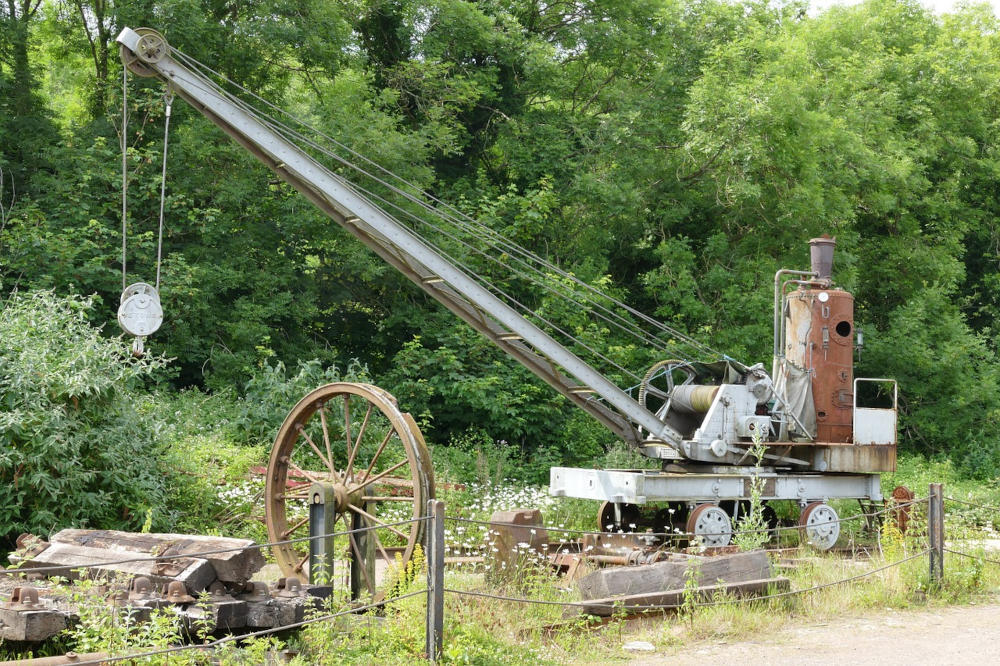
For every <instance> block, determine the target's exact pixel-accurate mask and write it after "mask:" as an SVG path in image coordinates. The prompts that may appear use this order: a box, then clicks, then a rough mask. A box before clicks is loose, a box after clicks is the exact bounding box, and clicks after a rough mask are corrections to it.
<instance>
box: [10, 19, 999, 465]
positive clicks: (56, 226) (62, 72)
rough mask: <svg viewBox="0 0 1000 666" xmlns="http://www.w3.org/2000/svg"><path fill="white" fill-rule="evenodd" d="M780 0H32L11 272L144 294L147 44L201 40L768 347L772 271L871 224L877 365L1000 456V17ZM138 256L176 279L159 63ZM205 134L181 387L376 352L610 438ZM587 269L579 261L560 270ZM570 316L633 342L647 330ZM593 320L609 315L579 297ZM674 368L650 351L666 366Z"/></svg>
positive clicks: (861, 288)
mask: <svg viewBox="0 0 1000 666" xmlns="http://www.w3.org/2000/svg"><path fill="white" fill-rule="evenodd" d="M807 9H808V8H807V5H806V4H805V3H804V2H798V1H795V0H793V1H791V2H768V1H767V0H741V1H737V2H734V1H731V0H638V1H628V2H626V1H624V0H589V1H587V2H538V1H537V0H488V1H486V2H471V1H469V0H356V1H355V2H349V3H330V2H322V1H320V0H306V1H304V2H298V3H293V4H291V5H290V4H288V3H282V2H275V1H274V0H250V1H248V2H240V3H234V2H213V3H207V2H197V1H195V0H167V1H166V2H159V3H151V2H145V1H143V2H130V3H123V2H117V1H115V0H60V1H59V2H56V0H9V1H5V2H2V3H0V173H2V174H3V179H2V182H0V185H2V186H0V203H2V204H3V207H2V209H0V217H2V219H0V224H2V226H0V286H2V289H3V290H4V291H5V292H10V291H12V290H22V291H23V290H27V289H53V290H57V291H58V292H59V293H76V294H82V295H90V294H96V302H97V303H99V304H100V307H102V308H104V309H105V310H107V312H108V319H109V320H110V319H112V318H113V310H114V308H115V307H116V306H117V303H118V294H119V293H120V289H121V280H122V276H121V265H120V253H121V218H120V215H121V173H120V165H121V152H120V143H119V142H120V132H121V114H122V89H121V76H122V71H121V64H120V62H119V61H118V58H117V48H116V45H115V43H114V38H115V36H116V35H117V33H118V31H119V30H120V29H121V28H122V27H124V26H126V25H128V26H132V27H136V26H139V25H149V26H154V27H156V28H157V29H159V30H161V31H162V32H164V34H165V35H166V37H167V38H168V40H169V41H170V43H171V45H173V46H175V47H177V48H178V49H180V50H181V51H184V52H185V53H188V54H190V55H191V56H192V57H194V58H196V59H198V60H199V61H201V62H204V63H206V64H208V65H210V66H211V67H212V68H213V69H215V70H217V71H218V72H220V73H222V74H224V75H225V76H227V77H228V78H230V79H232V80H233V81H235V82H236V83H238V84H240V85H243V86H245V87H247V88H248V89H251V90H253V91H254V92H256V93H257V94H259V95H261V96H263V97H265V98H267V99H269V100H270V101H272V102H273V103H275V104H277V105H278V106H281V107H283V108H287V109H290V110H292V111H293V112H294V113H296V114H297V115H299V116H301V117H306V118H308V119H309V120H310V122H312V123H313V124H315V125H316V126H317V127H319V128H320V129H321V130H322V131H324V132H325V133H327V134H329V135H330V136H333V137H335V138H336V139H337V140H338V141H341V142H342V143H344V144H346V145H347V146H349V147H350V148H351V149H354V150H357V151H359V152H361V153H363V154H365V155H367V156H368V157H370V158H371V159H373V160H374V161H375V162H377V163H378V164H380V165H381V166H383V167H385V168H387V169H390V170H392V171H393V172H396V173H399V174H401V175H403V176H405V177H406V178H407V179H409V180H410V181H412V182H414V183H415V184H417V185H419V186H420V187H422V188H424V189H427V190H429V191H431V192H432V193H433V194H434V195H435V196H436V197H438V198H440V199H442V200H445V201H449V202H452V203H454V204H455V205H457V206H459V207H460V208H462V209H463V210H464V211H466V212H468V213H470V214H472V215H474V216H476V217H477V218H478V219H479V220H480V221H482V222H483V223H485V224H487V225H488V226H489V227H490V228H492V229H493V230H495V231H497V232H499V233H502V234H504V236H506V237H507V238H510V239H512V240H513V241H516V242H517V243H520V244H522V245H524V246H526V247H528V248H530V249H531V250H532V251H534V252H536V253H538V254H539V255H541V256H543V257H545V258H546V259H548V260H550V261H552V262H554V263H557V264H559V265H560V266H562V267H563V268H565V269H567V270H569V271H572V273H573V274H574V275H575V276H577V277H578V278H580V279H581V280H583V281H584V282H587V283H589V284H595V285H601V286H602V287H604V288H607V289H609V290H610V291H613V292H614V293H615V294H616V295H617V296H619V297H620V298H622V299H623V300H624V301H625V302H627V303H629V304H630V305H631V306H633V307H634V308H636V309H637V310H639V311H643V312H646V313H648V314H650V315H655V316H657V317H659V318H661V319H663V320H664V321H666V322H668V323H669V324H670V325H672V326H674V327H676V328H678V329H680V330H681V331H683V332H685V333H687V334H689V335H691V336H693V337H695V338H697V339H699V340H701V341H703V342H705V343H706V344H708V345H710V346H711V347H713V348H715V349H718V350H721V351H723V352H725V353H726V354H728V355H730V356H732V357H736V358H739V359H741V360H745V361H749V362H756V361H762V360H766V359H767V358H768V357H769V356H770V344H771V316H770V315H771V294H772V292H771V280H772V277H773V275H774V272H775V271H776V270H777V269H778V268H782V267H791V268H799V267H804V266H805V265H807V249H806V248H807V246H806V241H807V240H808V239H809V238H810V237H813V236H817V235H819V234H821V233H830V234H831V235H835V236H836V237H837V242H838V247H837V258H836V265H835V275H834V277H835V279H836V280H837V282H838V283H839V284H840V285H842V286H844V287H845V288H848V289H850V290H852V291H853V292H854V293H855V295H856V297H857V321H858V325H859V327H861V328H862V329H863V330H864V331H865V338H866V341H867V342H868V346H867V347H866V349H865V350H864V352H863V354H862V357H861V363H860V367H859V373H862V374H865V375H868V376H894V377H897V378H899V379H900V383H901V395H902V400H903V402H902V408H903V415H902V423H903V427H904V445H905V446H908V447H911V448H912V449H914V450H917V451H921V452H925V453H929V454H935V455H947V456H951V457H953V458H954V459H955V460H956V461H958V462H960V463H961V464H962V465H963V466H964V469H965V470H966V471H968V472H970V473H973V474H977V475H995V474H997V473H998V472H1000V434H998V433H997V418H998V410H1000V397H998V396H1000V385H998V383H1000V378H998V371H1000V361H998V358H997V335H998V333H1000V329H998V323H997V313H998V309H1000V297H998V296H997V295H996V293H997V289H996V288H997V286H998V284H1000V266H998V258H1000V256H998V247H1000V230H998V226H997V222H996V220H997V217H996V215H997V211H998V206H1000V188H998V184H997V183H998V178H997V175H998V172H1000V162H998V140H997V139H998V117H1000V116H998V104H1000V94H998V93H1000V88H998V82H1000V42H998V39H1000V37H998V22H997V19H996V17H995V16H994V15H993V14H992V12H991V10H990V9H989V7H987V6H985V5H983V6H978V5H970V6H966V7H963V8H961V9H959V10H957V11H956V12H955V13H953V14H948V15H943V16H937V15H934V14H932V13H931V12H929V11H928V10H926V9H924V8H922V7H921V5H920V4H919V3H918V2H916V1H915V0H868V1H867V2H864V3H862V4H859V5H856V6H853V7H848V8H834V9H830V10H827V11H825V12H822V13H818V14H811V13H810V12H808V11H807ZM128 86H129V90H128V105H129V115H130V118H131V120H130V122H129V125H128V128H127V132H126V134H125V140H126V143H127V145H128V158H129V168H130V177H129V185H128V192H129V207H130V213H129V234H128V252H129V260H128V261H129V267H130V268H129V271H130V276H133V277H135V279H142V278H145V279H146V280H149V279H150V276H151V275H152V272H153V271H154V270H155V269H154V266H155V254H156V230H157V217H158V210H159V189H160V175H159V174H160V153H161V151H162V148H163V145H162V142H163V129H162V128H163V121H164V104H163V99H162V95H163V90H162V87H161V86H160V85H159V84H158V83H156V82H155V81H152V80H149V79H139V78H136V77H133V78H131V79H130V80H129V83H128ZM171 122H172V125H171V136H170V150H169V166H168V176H167V178H168V183H167V193H168V194H167V200H166V231H165V240H164V263H163V278H162V279H163V289H162V292H163V294H162V300H163V303H164V309H165V312H166V319H165V323H164V326H163V328H162V329H161V330H160V332H158V333H157V334H156V335H155V336H154V337H153V338H152V339H151V340H150V341H149V344H150V345H151V346H153V347H155V348H156V349H157V350H158V351H162V352H163V353H164V354H165V355H166V356H168V357H171V358H173V359H174V360H173V362H172V363H171V364H170V365H169V366H168V368H166V369H161V370H157V374H156V376H157V377H158V379H157V381H159V382H161V383H167V384H169V385H172V386H173V387H176V388H183V387H189V386H199V387H205V388H209V389H213V388H214V389H218V388H221V387H230V386H232V387H236V388H237V389H238V390H243V389H245V387H246V385H247V383H248V382H249V381H250V380H251V378H252V377H254V376H255V375H256V374H258V373H260V372H263V371H264V369H265V368H269V367H272V365H273V364H274V363H277V362H282V363H285V364H286V365H288V366H289V367H294V366H295V365H296V363H297V362H298V361H301V360H307V359H319V361H320V362H321V363H328V364H334V363H336V364H340V365H346V364H347V363H348V362H349V360H350V359H358V360H360V361H361V362H362V363H364V364H365V365H366V366H367V367H368V371H369V374H370V376H371V377H372V379H373V381H374V382H375V383H378V384H380V385H383V386H385V387H386V388H387V389H388V390H390V391H392V392H394V393H396V394H397V396H398V397H399V399H400V400H401V402H404V403H406V406H407V408H408V409H410V410H411V411H413V412H414V413H415V414H419V415H421V418H422V419H423V420H424V422H425V423H426V424H427V425H428V426H429V427H430V433H431V438H432V439H437V440H438V441H442V442H444V441H447V440H449V439H450V438H454V437H458V436H460V435H461V434H462V433H464V432H466V431H468V430H470V429H473V430H479V431H482V432H485V433H486V434H487V435H488V436H489V437H490V438H491V439H493V440H496V441H505V442H509V443H510V444H511V445H512V446H517V447H520V448H521V449H522V451H524V452H525V453H526V454H528V455H530V456H535V457H536V458H537V459H538V460H543V459H544V460H546V461H550V462H556V461H562V462H566V463H572V462H573V461H574V460H576V459H578V457H579V458H582V457H583V455H584V453H585V452H587V451H592V450H594V449H595V448H600V446H601V445H602V444H603V443H606V441H607V439H608V435H607V434H606V433H603V431H601V430H600V428H599V427H598V426H596V424H591V423H590V422H588V421H587V420H586V418H585V417H583V415H582V413H577V412H576V411H574V410H573V409H572V408H570V407H569V406H568V405H567V404H565V402H564V401H563V400H561V399H558V398H557V397H556V395H555V394H554V393H553V392H552V391H551V390H550V389H548V388H547V387H545V385H544V384H542V383H541V382H539V381H537V380H535V379H534V378H533V377H532V376H531V375H530V374H529V373H528V372H527V371H526V370H524V369H523V368H520V367H519V366H516V365H514V364H513V362H512V361H509V360H508V359H506V358H505V357H503V356H502V354H500V353H499V352H498V351H496V350H494V349H493V348H492V347H490V346H489V345H488V344H487V343H486V342H485V341H484V340H480V339H479V338H477V337H476V336H475V335H474V334H473V333H472V332H471V331H470V330H469V329H466V328H464V327H462V326H457V325H456V324H457V320H455V319H454V318H453V317H451V316H450V315H449V314H448V313H446V312H444V311H443V310H442V309H440V308H439V307H437V306H436V305H434V304H433V302H431V301H430V300H429V299H428V298H426V297H425V296H424V295H423V294H422V292H420V291H419V290H418V289H416V288H415V287H413V286H412V285H411V284H410V283H409V282H407V281H406V280H405V279H404V278H403V277H402V276H400V275H399V274H397V273H396V272H395V271H394V270H393V269H391V268H390V267H388V266H387V265H385V264H383V263H382V262H381V260H379V259H378V258H376V257H375V256H374V255H372V254H371V253H370V252H369V251H367V250H366V249H365V248H364V247H363V246H361V245H360V244H359V243H357V242H356V241H354V240H353V239H352V237H351V236H350V235H349V234H347V233H346V232H345V231H344V230H342V229H340V228H339V227H337V226H336V225H334V224H332V223H330V222H329V221H328V220H327V219H326V218H325V217H324V216H323V215H322V214H321V213H320V212H318V211H317V210H315V209H314V208H313V207H312V206H311V205H309V204H308V203H307V202H306V201H305V200H304V199H302V198H301V197H299V196H298V195H297V194H295V193H294V192H293V191H292V190H291V189H290V188H289V187H288V186H286V185H284V184H281V183H279V182H277V181H275V179H274V177H273V175H272V174H270V172H268V171H267V170H266V169H264V168H263V167H261V166H259V165H258V164H257V163H256V162H255V161H254V160H253V159H252V157H251V156H250V155H249V154H247V153H246V152H245V151H243V149H241V148H240V147H238V146H237V145H236V144H234V143H232V142H231V141H230V140H229V139H228V138H227V137H225V136H224V135H223V134H222V133H221V132H219V131H218V130H217V129H216V128H214V126H212V125H211V124H210V123H209V122H208V121H206V120H205V119H204V118H202V117H201V116H200V115H199V114H198V113H197V112H195V111H194V110H193V109H190V108H188V107H187V106H186V105H184V104H183V103H177V104H175V105H174V113H173V119H172V121H171ZM553 279H555V278H553ZM504 286H505V287H506V288H510V289H511V290H513V291H514V292H515V296H517V297H518V298H520V299H523V301H524V302H526V303H529V304H531V306H532V307H534V308H542V309H546V311H549V312H553V311H557V310H559V309H560V308H562V310H563V311H562V312H561V314H562V315H564V316H565V318H566V320H567V321H568V322H569V323H568V326H571V327H572V330H573V331H574V332H575V333H577V334H578V335H580V336H584V337H585V338H586V339H587V341H588V343H590V344H592V345H594V346H597V347H599V348H600V349H602V350H604V351H605V352H606V353H608V354H609V355H610V356H612V357H613V358H614V359H617V360H618V361H620V362H622V363H629V364H637V365H638V366H643V364H646V365H648V364H649V363H651V362H652V361H653V360H656V359H655V358H654V357H652V356H651V355H650V354H649V353H648V352H647V351H646V350H643V349H640V348H636V347H635V345H634V343H631V342H629V341H628V340H627V339H625V338H623V336H622V335H621V334H620V333H619V332H616V331H615V330H613V329H609V328H607V327H605V326H603V325H602V324H601V322H599V321H592V320H587V319H586V318H582V317H580V316H579V315H578V313H574V312H572V311H571V308H567V307H565V305H564V304H560V303H558V302H553V301H552V300H551V299H550V300H548V301H546V299H545V298H544V297H543V296H542V295H540V294H537V293H532V292H530V290H529V289H528V288H527V287H526V286H525V285H523V284H521V283H519V282H518V281H517V280H514V279H511V280H509V281H505V283H504ZM574 317H575V318H574ZM644 367H645V366H643V367H634V368H633V369H634V370H636V371H639V372H640V374H641V372H642V371H643V370H644Z"/></svg>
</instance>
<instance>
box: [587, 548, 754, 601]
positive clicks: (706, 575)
mask: <svg viewBox="0 0 1000 666" xmlns="http://www.w3.org/2000/svg"><path fill="white" fill-rule="evenodd" d="M689 569H692V571H691V574H690V575H689V574H688V570H689ZM771 575H772V573H771V561H770V560H769V559H768V557H767V553H765V552H764V551H753V552H749V553H735V554H732V555H717V556H714V557H699V556H697V555H683V554H680V553H674V554H671V555H670V559H668V560H667V561H664V562H657V563H655V564H645V565H641V566H632V567H614V568H607V569H598V570H597V571H595V572H594V573H592V574H589V575H587V576H584V577H583V578H581V579H580V580H579V581H578V582H577V585H578V587H579V589H580V594H581V596H582V597H583V598H584V599H585V600H590V599H603V598H607V597H623V596H634V595H642V594H656V593H662V592H663V591H664V590H677V589H683V588H684V586H685V583H686V582H687V580H688V578H689V577H693V578H694V579H695V580H696V581H697V583H698V586H699V587H703V586H710V585H715V584H716V583H719V582H720V581H721V582H724V583H740V582H744V581H751V580H761V579H768V578H770V577H771Z"/></svg>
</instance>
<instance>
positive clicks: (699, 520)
mask: <svg viewBox="0 0 1000 666" xmlns="http://www.w3.org/2000/svg"><path fill="white" fill-rule="evenodd" d="M686 531H687V533H688V534H693V535H694V536H695V537H697V538H698V540H699V541H701V545H703V546H707V547H709V548H719V547H721V546H728V545H729V542H730V540H731V539H732V537H733V521H732V520H730V519H729V515H728V514H727V513H726V511H725V510H724V509H723V508H722V507H720V506H718V505H715V504H699V505H698V506H696V507H695V509H694V511H692V512H691V514H690V515H689V516H688V519H687V530H686Z"/></svg>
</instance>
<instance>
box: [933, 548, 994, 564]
mask: <svg viewBox="0 0 1000 666" xmlns="http://www.w3.org/2000/svg"><path fill="white" fill-rule="evenodd" d="M943 550H944V552H946V553H951V554H952V555H961V556H962V557H967V558H969V559H970V560H978V561H980V562H989V563H990V564H1000V560H994V559H990V558H989V557H983V556H982V555H972V554H970V553H963V552H962V551H960V550H952V549H951V548H945V549H943Z"/></svg>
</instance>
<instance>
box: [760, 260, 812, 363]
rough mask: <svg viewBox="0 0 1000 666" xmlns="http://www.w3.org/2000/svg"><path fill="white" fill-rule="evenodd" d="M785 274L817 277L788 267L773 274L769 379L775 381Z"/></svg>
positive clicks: (779, 355)
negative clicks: (772, 331)
mask: <svg viewBox="0 0 1000 666" xmlns="http://www.w3.org/2000/svg"><path fill="white" fill-rule="evenodd" d="M786 275H794V276H797V277H813V278H814V277H817V275H816V273H814V272H813V271H794V270H791V269H790V268H782V269H781V270H779V271H778V272H777V273H775V274H774V354H773V357H772V359H773V360H772V363H771V379H772V380H774V381H777V379H778V365H779V364H780V361H781V359H782V358H783V357H784V354H783V353H782V352H781V351H780V350H781V329H782V328H783V327H782V324H781V309H782V308H781V306H782V304H783V302H784V299H783V298H782V297H781V292H782V291H784V289H783V287H784V285H783V284H782V283H781V278H783V277H784V276H786Z"/></svg>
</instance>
